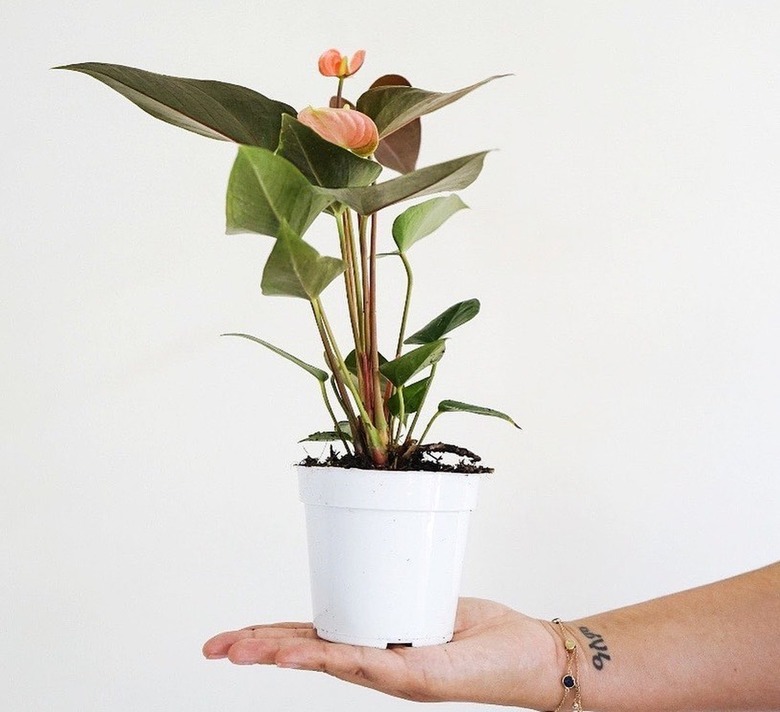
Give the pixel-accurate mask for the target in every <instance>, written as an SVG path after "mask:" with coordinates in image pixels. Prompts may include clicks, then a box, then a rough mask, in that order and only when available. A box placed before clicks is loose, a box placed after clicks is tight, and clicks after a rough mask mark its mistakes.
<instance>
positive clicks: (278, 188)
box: [226, 146, 332, 237]
mask: <svg viewBox="0 0 780 712" xmlns="http://www.w3.org/2000/svg"><path fill="white" fill-rule="evenodd" d="M331 202H332V198H330V197H328V196H327V195H326V194H324V193H322V192H321V191H320V190H319V189H317V188H315V187H314V186H313V185H312V184H311V183H309V181H308V180H306V178H305V177H304V175H303V174H302V173H301V172H300V171H299V170H298V169H297V168H296V167H295V166H294V165H293V164H292V163H290V162H289V161H288V160H287V159H286V158H282V157H281V156H277V155H275V154H274V153H272V152H271V151H269V150H267V149H265V148H257V147H255V146H240V147H239V149H238V155H237V156H236V160H235V163H234V164H233V169H232V170H231V172H230V179H229V180H228V189H227V205H226V214H227V232H228V234H229V235H230V234H235V233H239V232H258V233H260V234H261V235H271V236H272V237H279V235H280V233H281V232H282V231H285V230H286V231H291V232H292V233H293V234H294V235H296V236H298V237H300V236H301V235H303V233H304V232H306V230H307V229H308V227H309V225H311V224H312V222H313V221H314V219H315V218H316V217H317V216H318V215H319V214H320V213H321V212H322V211H323V210H324V209H325V208H326V207H327V206H328V205H330V203H331Z"/></svg>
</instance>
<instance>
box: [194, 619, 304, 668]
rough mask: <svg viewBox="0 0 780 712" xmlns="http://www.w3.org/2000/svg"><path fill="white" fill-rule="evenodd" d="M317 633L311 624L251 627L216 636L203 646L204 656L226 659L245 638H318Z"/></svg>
mask: <svg viewBox="0 0 780 712" xmlns="http://www.w3.org/2000/svg"><path fill="white" fill-rule="evenodd" d="M316 637H317V633H316V632H315V630H314V628H312V626H311V624H306V623H303V624H297V623H296V624H288V623H285V624H274V625H261V626H250V627H249V628H242V629H241V630H231V631H227V632H225V633H220V634H219V635H215V636H214V637H213V638H211V639H209V640H208V641H206V643H205V644H204V645H203V655H205V656H206V657H207V658H212V659H213V658H224V657H225V656H226V655H227V652H228V650H229V649H230V646H231V645H233V644H234V643H236V642H237V641H239V640H243V639H245V638H255V639H281V638H316Z"/></svg>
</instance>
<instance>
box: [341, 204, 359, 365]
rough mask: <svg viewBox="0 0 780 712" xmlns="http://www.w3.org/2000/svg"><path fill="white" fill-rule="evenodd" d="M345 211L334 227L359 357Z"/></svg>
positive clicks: (354, 297)
mask: <svg viewBox="0 0 780 712" xmlns="http://www.w3.org/2000/svg"><path fill="white" fill-rule="evenodd" d="M347 219H348V218H347V216H346V210H345V211H344V213H342V214H341V215H340V216H338V217H337V218H336V225H337V226H338V231H339V246H340V247H341V257H342V259H343V260H344V264H345V265H346V269H345V270H344V285H345V287H346V292H347V306H348V307H349V321H350V324H351V326H352V338H353V340H354V342H355V354H356V355H359V354H360V353H361V352H362V351H363V339H362V338H361V333H360V326H359V322H360V319H359V316H358V305H357V293H356V284H355V265H354V263H353V255H354V250H352V249H350V245H349V241H350V235H349V233H348V231H347V230H346V229H345V227H344V225H345V223H346V221H347Z"/></svg>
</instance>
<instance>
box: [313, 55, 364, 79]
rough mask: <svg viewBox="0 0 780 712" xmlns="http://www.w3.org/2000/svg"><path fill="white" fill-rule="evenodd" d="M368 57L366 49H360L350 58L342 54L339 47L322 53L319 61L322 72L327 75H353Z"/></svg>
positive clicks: (340, 76)
mask: <svg viewBox="0 0 780 712" xmlns="http://www.w3.org/2000/svg"><path fill="white" fill-rule="evenodd" d="M365 57H366V50H364V49H359V50H358V51H357V52H355V54H353V55H352V59H349V58H348V57H347V55H345V54H341V52H340V51H339V50H337V49H329V50H326V51H325V52H323V53H322V54H321V55H320V59H319V62H318V65H319V69H320V74H322V75H323V76H325V77H339V78H340V79H344V78H345V77H351V76H352V75H353V74H354V73H355V72H357V70H358V69H360V67H362V66H363V60H364V59H365Z"/></svg>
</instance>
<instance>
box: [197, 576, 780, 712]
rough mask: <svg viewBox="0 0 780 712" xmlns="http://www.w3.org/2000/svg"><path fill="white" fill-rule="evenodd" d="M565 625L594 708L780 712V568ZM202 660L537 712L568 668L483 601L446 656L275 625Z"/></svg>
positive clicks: (554, 643)
mask: <svg viewBox="0 0 780 712" xmlns="http://www.w3.org/2000/svg"><path fill="white" fill-rule="evenodd" d="M566 625H567V627H568V628H569V629H570V630H571V631H572V632H573V634H574V637H575V638H576V640H577V643H578V651H577V654H578V656H579V657H578V662H579V672H580V680H579V683H580V688H581V691H582V699H583V704H584V706H585V708H586V709H589V710H601V711H602V712H622V711H623V710H629V709H631V710H652V711H653V712H660V711H663V710H668V711H670V712H671V711H672V710H686V711H694V710H701V711H706V710H721V711H725V710H772V709H775V710H777V709H780V675H778V674H777V671H778V669H780V563H777V564H773V565H771V566H768V567H766V568H763V569H759V570H758V571H754V572H751V573H748V574H743V575H742V576H738V577H735V578H732V579H727V580H725V581H721V582H718V583H714V584H709V585H707V586H702V587H699V588H696V589H691V590H689V591H684V592H681V593H676V594H673V595H671V596H665V597H663V598H659V599H655V600H652V601H648V602H646V603H640V604H637V605H634V606H629V607H627V608H622V609H618V610H615V611H610V612H607V613H601V614H598V615H595V616H589V617H587V618H583V619H581V620H577V621H571V622H568V623H567V624H566ZM582 628H584V629H585V631H586V632H583V630H582ZM589 636H591V637H589ZM593 636H595V637H593ZM591 646H592V647H591ZM599 653H601V655H600V656H599V655H598V654H599ZM204 654H205V655H206V656H207V657H210V658H220V657H227V658H228V659H230V660H231V661H232V662H235V663H238V664H253V663H260V664H276V665H279V666H280V667H296V668H301V669H309V670H320V671H323V672H326V673H328V674H331V675H334V676H335V677H339V678H341V679H343V680H347V681H349V682H354V683H357V684H360V685H364V686H367V687H372V688H375V689H378V690H381V691H383V692H386V693H388V694H392V695H396V696H398V697H404V698H407V699H414V700H420V701H437V700H452V701H472V702H486V703H495V704H502V705H514V706H518V707H528V708H531V709H540V710H544V709H547V710H552V709H555V708H556V706H557V705H558V702H559V701H560V699H561V696H562V692H563V688H562V687H561V682H560V680H561V677H562V675H563V673H564V671H565V669H566V654H565V651H564V649H563V644H562V640H561V638H560V637H559V636H558V634H557V631H556V630H555V628H554V626H553V625H552V624H550V623H548V622H545V621H540V620H536V619H533V618H529V617H527V616H524V615H522V614H520V613H518V612H517V611H514V610H512V609H511V608H507V607H506V606H502V605H501V604H497V603H493V602H491V601H482V600H478V599H462V600H461V603H460V606H459V608H458V619H457V623H456V633H455V637H454V638H453V642H451V643H448V644H447V645H443V646H431V647H427V648H394V649H390V650H376V649H372V648H360V647H354V646H348V645H340V644H335V643H327V642H325V641H322V640H319V639H318V638H317V636H316V634H315V632H314V630H313V629H312V628H311V625H309V624H278V625H275V626H259V627H251V628H245V629H243V630H240V631H232V632H229V633H223V634H221V635H218V636H216V637H215V638H212V639H211V640H210V641H209V642H207V643H206V645H205V646H204ZM605 656H608V658H605ZM594 657H596V658H597V659H598V660H600V661H601V669H598V668H597V667H596V664H594ZM565 709H567V710H568V709H570V706H567V707H566V708H565Z"/></svg>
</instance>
